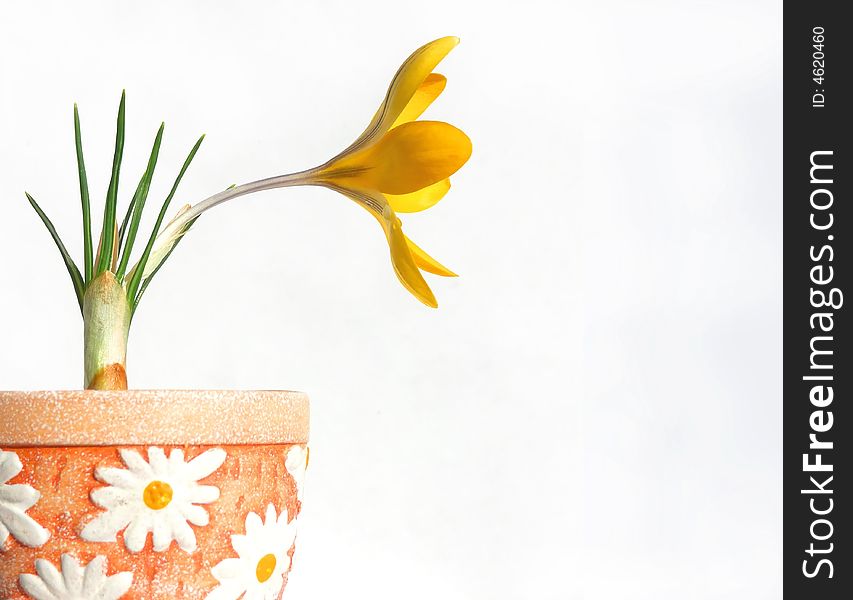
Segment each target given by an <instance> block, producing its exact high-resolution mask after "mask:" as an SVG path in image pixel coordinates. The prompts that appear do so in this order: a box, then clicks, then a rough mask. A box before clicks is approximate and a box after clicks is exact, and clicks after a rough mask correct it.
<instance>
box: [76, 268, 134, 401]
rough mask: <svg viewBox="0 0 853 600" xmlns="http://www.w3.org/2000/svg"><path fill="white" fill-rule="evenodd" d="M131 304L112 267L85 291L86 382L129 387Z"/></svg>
mask: <svg viewBox="0 0 853 600" xmlns="http://www.w3.org/2000/svg"><path fill="white" fill-rule="evenodd" d="M130 317H131V308H130V304H129V303H128V301H127V293H126V292H125V289H124V287H122V285H121V284H120V283H119V282H118V280H117V279H116V278H115V276H114V275H113V274H112V273H110V272H109V271H105V272H104V273H101V274H100V275H98V276H97V277H96V278H95V279H93V280H92V281H91V283H89V285H88V287H87V288H86V293H85V294H84V295H83V340H84V342H83V343H84V346H83V365H84V382H83V384H84V386H85V388H86V389H96V390H126V389H127V373H126V369H125V363H126V359H127V334H128V330H129V329H130Z"/></svg>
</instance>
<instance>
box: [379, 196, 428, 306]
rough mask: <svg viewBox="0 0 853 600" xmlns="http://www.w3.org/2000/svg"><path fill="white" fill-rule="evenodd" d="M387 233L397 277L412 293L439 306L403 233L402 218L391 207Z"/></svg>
mask: <svg viewBox="0 0 853 600" xmlns="http://www.w3.org/2000/svg"><path fill="white" fill-rule="evenodd" d="M386 213H390V214H386V216H385V222H386V230H385V233H386V235H387V236H388V245H389V246H390V247H391V262H392V264H393V265H394V272H395V273H397V278H398V279H399V280H400V283H402V284H403V287H405V288H406V289H407V290H409V292H411V293H412V295H413V296H414V297H415V298H417V299H418V300H420V301H421V302H423V303H424V304H426V305H427V306H430V307H432V308H438V302H437V301H436V299H435V295H433V293H432V290H431V289H429V285H427V282H426V281H425V280H424V276H423V275H421V271H420V269H418V265H417V264H416V262H415V257H414V256H413V255H412V251H411V250H410V248H409V243H408V241H407V240H406V236H405V235H404V234H403V228H402V226H401V225H400V219H398V218H397V217H396V215H394V212H393V211H392V210H391V207H388V210H387V211H386Z"/></svg>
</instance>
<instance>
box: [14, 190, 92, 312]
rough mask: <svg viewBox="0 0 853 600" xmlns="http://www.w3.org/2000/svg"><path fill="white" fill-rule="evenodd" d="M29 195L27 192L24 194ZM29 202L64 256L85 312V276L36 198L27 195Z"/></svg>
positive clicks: (79, 301) (78, 301)
mask: <svg viewBox="0 0 853 600" xmlns="http://www.w3.org/2000/svg"><path fill="white" fill-rule="evenodd" d="M24 193H25V194H27V192H24ZM27 200H29V201H30V205H31V206H32V207H33V209H34V210H35V211H36V214H38V216H39V218H40V219H41V221H42V223H44V226H45V227H47V230H48V232H49V233H50V236H51V237H52V238H53V241H54V242H55V243H56V247H57V248H59V253H60V254H62V260H63V261H65V268H66V269H68V274H69V275H70V276H71V282H72V283H73V284H74V293H76V294H77V303H78V304H79V305H80V312H81V313H82V312H83V289H84V287H85V286H84V283H83V276H82V275H80V269H78V268H77V265H76V264H75V263H74V259H72V258H71V255H70V254H68V250H66V249H65V244H63V243H62V240H61V239H60V238H59V234H57V233H56V228H55V227H54V226H53V223H51V222H50V219H48V218H47V215H46V214H44V211H43V210H42V209H41V207H40V206H39V205H38V202H36V200H35V198H33V197H32V196H30V195H29V194H27Z"/></svg>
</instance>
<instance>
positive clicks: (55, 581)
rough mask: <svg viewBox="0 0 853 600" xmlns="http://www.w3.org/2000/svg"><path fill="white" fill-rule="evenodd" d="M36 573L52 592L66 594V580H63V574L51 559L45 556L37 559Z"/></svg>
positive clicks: (60, 595) (58, 594)
mask: <svg viewBox="0 0 853 600" xmlns="http://www.w3.org/2000/svg"><path fill="white" fill-rule="evenodd" d="M36 573H38V576H39V577H40V578H41V580H42V581H43V582H44V583H45V585H46V586H47V589H49V590H50V592H51V593H52V594H54V595H55V596H59V597H62V596H64V595H65V591H66V590H65V582H64V581H62V575H61V574H60V573H59V571H58V570H57V569H56V567H54V566H53V565H52V564H51V562H50V561H48V560H45V559H43V558H39V559H36Z"/></svg>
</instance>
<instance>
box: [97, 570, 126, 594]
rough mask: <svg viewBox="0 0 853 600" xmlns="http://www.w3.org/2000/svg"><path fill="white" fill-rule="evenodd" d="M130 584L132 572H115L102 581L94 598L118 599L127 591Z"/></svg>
mask: <svg viewBox="0 0 853 600" xmlns="http://www.w3.org/2000/svg"><path fill="white" fill-rule="evenodd" d="M131 585H133V573H131V572H129V571H123V572H121V573H116V574H115V575H112V576H111V577H108V578H107V580H106V581H105V582H104V585H103V587H101V591H100V593H99V594H98V595H97V596H96V600H118V599H119V598H121V597H122V596H124V595H125V594H126V593H127V591H128V590H129V589H130V586H131Z"/></svg>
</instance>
